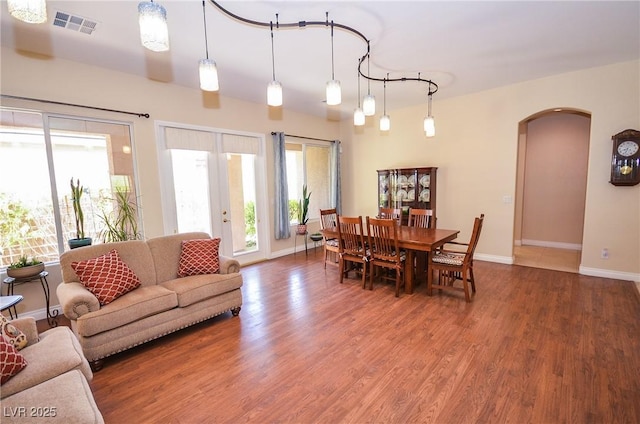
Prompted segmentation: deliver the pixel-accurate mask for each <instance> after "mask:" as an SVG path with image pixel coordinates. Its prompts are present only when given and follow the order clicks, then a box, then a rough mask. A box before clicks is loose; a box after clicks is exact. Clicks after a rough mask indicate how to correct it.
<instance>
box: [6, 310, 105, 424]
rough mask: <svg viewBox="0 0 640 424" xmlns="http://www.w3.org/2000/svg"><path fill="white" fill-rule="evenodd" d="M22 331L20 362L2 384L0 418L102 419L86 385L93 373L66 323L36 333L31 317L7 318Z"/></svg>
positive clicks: (84, 421)
mask: <svg viewBox="0 0 640 424" xmlns="http://www.w3.org/2000/svg"><path fill="white" fill-rule="evenodd" d="M11 324H13V325H14V326H15V327H16V328H18V329H19V330H20V331H22V332H23V333H24V334H25V335H26V336H27V346H26V347H25V348H23V349H22V350H20V351H19V352H20V354H21V355H22V356H24V358H25V359H26V361H27V365H26V367H24V368H23V369H22V371H20V372H19V373H17V374H16V375H14V376H13V377H11V379H9V381H7V382H5V383H4V384H3V385H2V389H1V391H0V397H1V398H2V402H1V403H2V420H1V421H2V423H3V424H8V423H32V422H44V423H48V422H59V423H65V424H67V423H82V424H88V423H103V422H104V421H103V418H102V414H100V411H99V410H98V407H97V406H96V403H95V401H94V399H93V394H92V393H91V389H90V388H89V384H88V381H91V379H92V378H93V374H92V373H91V369H90V368H89V363H88V362H87V360H86V358H85V357H84V355H83V354H82V349H81V347H80V344H79V343H78V340H77V338H76V337H75V335H74V334H73V333H72V332H71V330H70V329H69V327H58V328H52V329H50V330H47V331H44V332H43V333H41V334H40V335H38V331H37V329H36V321H35V319H34V318H20V319H15V320H13V321H11Z"/></svg>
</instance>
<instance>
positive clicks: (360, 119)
mask: <svg viewBox="0 0 640 424" xmlns="http://www.w3.org/2000/svg"><path fill="white" fill-rule="evenodd" d="M364 121H365V117H364V111H363V110H362V108H361V107H360V72H358V107H357V108H356V110H355V111H354V112H353V125H355V126H358V127H360V126H362V125H364Z"/></svg>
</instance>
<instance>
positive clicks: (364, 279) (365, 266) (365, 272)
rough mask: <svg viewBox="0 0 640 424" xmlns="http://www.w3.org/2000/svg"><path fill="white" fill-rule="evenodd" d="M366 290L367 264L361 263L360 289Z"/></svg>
mask: <svg viewBox="0 0 640 424" xmlns="http://www.w3.org/2000/svg"><path fill="white" fill-rule="evenodd" d="M365 288H367V263H366V262H363V263H362V289H363V290H364V289H365Z"/></svg>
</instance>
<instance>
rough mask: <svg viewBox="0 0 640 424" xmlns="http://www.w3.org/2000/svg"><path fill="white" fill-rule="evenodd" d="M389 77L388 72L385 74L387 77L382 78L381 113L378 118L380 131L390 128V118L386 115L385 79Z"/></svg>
mask: <svg viewBox="0 0 640 424" xmlns="http://www.w3.org/2000/svg"><path fill="white" fill-rule="evenodd" d="M388 78H389V74H387V78H385V79H384V97H383V100H382V106H383V115H382V117H381V118H380V131H389V130H390V129H391V118H390V117H389V115H387V79H388Z"/></svg>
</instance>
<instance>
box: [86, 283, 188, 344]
mask: <svg viewBox="0 0 640 424" xmlns="http://www.w3.org/2000/svg"><path fill="white" fill-rule="evenodd" d="M176 306H178V299H177V296H176V294H175V293H174V292H173V291H171V290H168V289H166V288H165V287H162V286H143V287H139V288H138V289H136V290H134V291H132V292H129V293H127V294H126V295H124V296H121V297H119V298H117V299H116V300H114V301H113V302H111V303H109V304H108V305H104V306H103V307H101V308H100V310H98V311H93V312H89V313H88V314H85V315H82V316H81V317H80V318H78V320H77V327H76V331H77V332H78V334H80V335H82V336H84V337H89V336H93V335H95V334H98V333H101V332H103V331H108V330H112V329H114V328H116V327H120V326H122V325H125V324H129V323H130V322H134V321H138V320H140V319H142V318H145V317H148V316H150V315H155V314H158V313H160V312H164V311H167V310H169V309H172V308H175V307H176Z"/></svg>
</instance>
